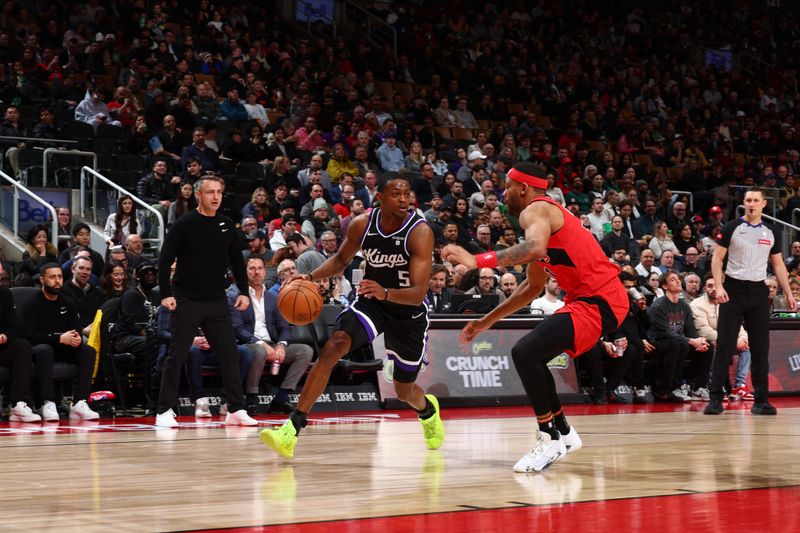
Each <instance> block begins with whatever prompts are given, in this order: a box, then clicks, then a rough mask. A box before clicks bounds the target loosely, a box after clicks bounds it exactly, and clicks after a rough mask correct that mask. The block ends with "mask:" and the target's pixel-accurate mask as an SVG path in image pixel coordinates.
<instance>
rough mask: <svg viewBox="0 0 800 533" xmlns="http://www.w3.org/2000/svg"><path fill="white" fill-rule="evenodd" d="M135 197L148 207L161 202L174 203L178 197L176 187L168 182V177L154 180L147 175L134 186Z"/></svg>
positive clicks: (152, 176) (150, 175)
mask: <svg viewBox="0 0 800 533" xmlns="http://www.w3.org/2000/svg"><path fill="white" fill-rule="evenodd" d="M136 196H138V197H139V198H140V199H142V200H143V201H145V202H147V203H148V204H150V205H155V204H157V203H158V202H160V201H162V200H169V201H170V202H172V201H175V199H176V198H177V197H178V186H177V185H174V184H173V183H172V182H171V181H170V177H169V176H166V175H165V176H164V177H163V178H161V179H156V178H155V176H154V175H153V173H152V172H151V173H149V174H147V175H146V176H144V177H143V178H142V179H140V180H139V183H137V184H136Z"/></svg>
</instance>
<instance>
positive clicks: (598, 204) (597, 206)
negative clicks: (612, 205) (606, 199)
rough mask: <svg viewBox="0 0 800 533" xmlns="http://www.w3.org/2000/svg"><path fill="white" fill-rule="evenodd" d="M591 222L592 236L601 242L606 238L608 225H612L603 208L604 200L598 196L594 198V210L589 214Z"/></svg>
mask: <svg viewBox="0 0 800 533" xmlns="http://www.w3.org/2000/svg"><path fill="white" fill-rule="evenodd" d="M588 217H589V222H590V223H591V224H592V234H594V236H595V238H596V239H597V240H598V241H599V240H602V238H603V236H605V230H606V224H609V225H610V224H611V219H610V218H608V216H607V215H606V212H605V209H604V208H603V199H602V198H599V197H597V196H595V197H593V198H592V210H591V211H590V212H589V215H588Z"/></svg>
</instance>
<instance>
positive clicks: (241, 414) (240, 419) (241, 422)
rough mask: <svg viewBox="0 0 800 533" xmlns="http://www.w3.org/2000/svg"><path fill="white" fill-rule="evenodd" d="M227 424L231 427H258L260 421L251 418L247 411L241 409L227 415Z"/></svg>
mask: <svg viewBox="0 0 800 533" xmlns="http://www.w3.org/2000/svg"><path fill="white" fill-rule="evenodd" d="M225 424H227V425H229V426H257V425H258V420H256V419H255V418H251V417H250V415H248V414H247V410H245V409H239V410H238V411H236V412H235V413H228V414H226V415H225Z"/></svg>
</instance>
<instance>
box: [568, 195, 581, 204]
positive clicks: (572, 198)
mask: <svg viewBox="0 0 800 533" xmlns="http://www.w3.org/2000/svg"><path fill="white" fill-rule="evenodd" d="M567 205H580V203H579V202H578V199H577V198H575V197H574V196H572V197H570V198H569V199H568V200H567Z"/></svg>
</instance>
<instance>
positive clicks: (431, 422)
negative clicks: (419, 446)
mask: <svg viewBox="0 0 800 533" xmlns="http://www.w3.org/2000/svg"><path fill="white" fill-rule="evenodd" d="M425 397H426V398H427V399H428V401H429V402H431V405H433V408H434V409H435V410H436V413H435V414H434V415H433V416H432V417H430V418H429V419H427V420H422V419H421V418H420V419H419V423H420V424H422V434H423V436H424V437H425V445H426V446H427V447H428V449H429V450H436V449H438V448H439V447H440V446H441V445H442V442H443V441H444V424H442V418H441V417H440V416H439V400H437V399H436V396H434V395H433V394H426V395H425Z"/></svg>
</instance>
